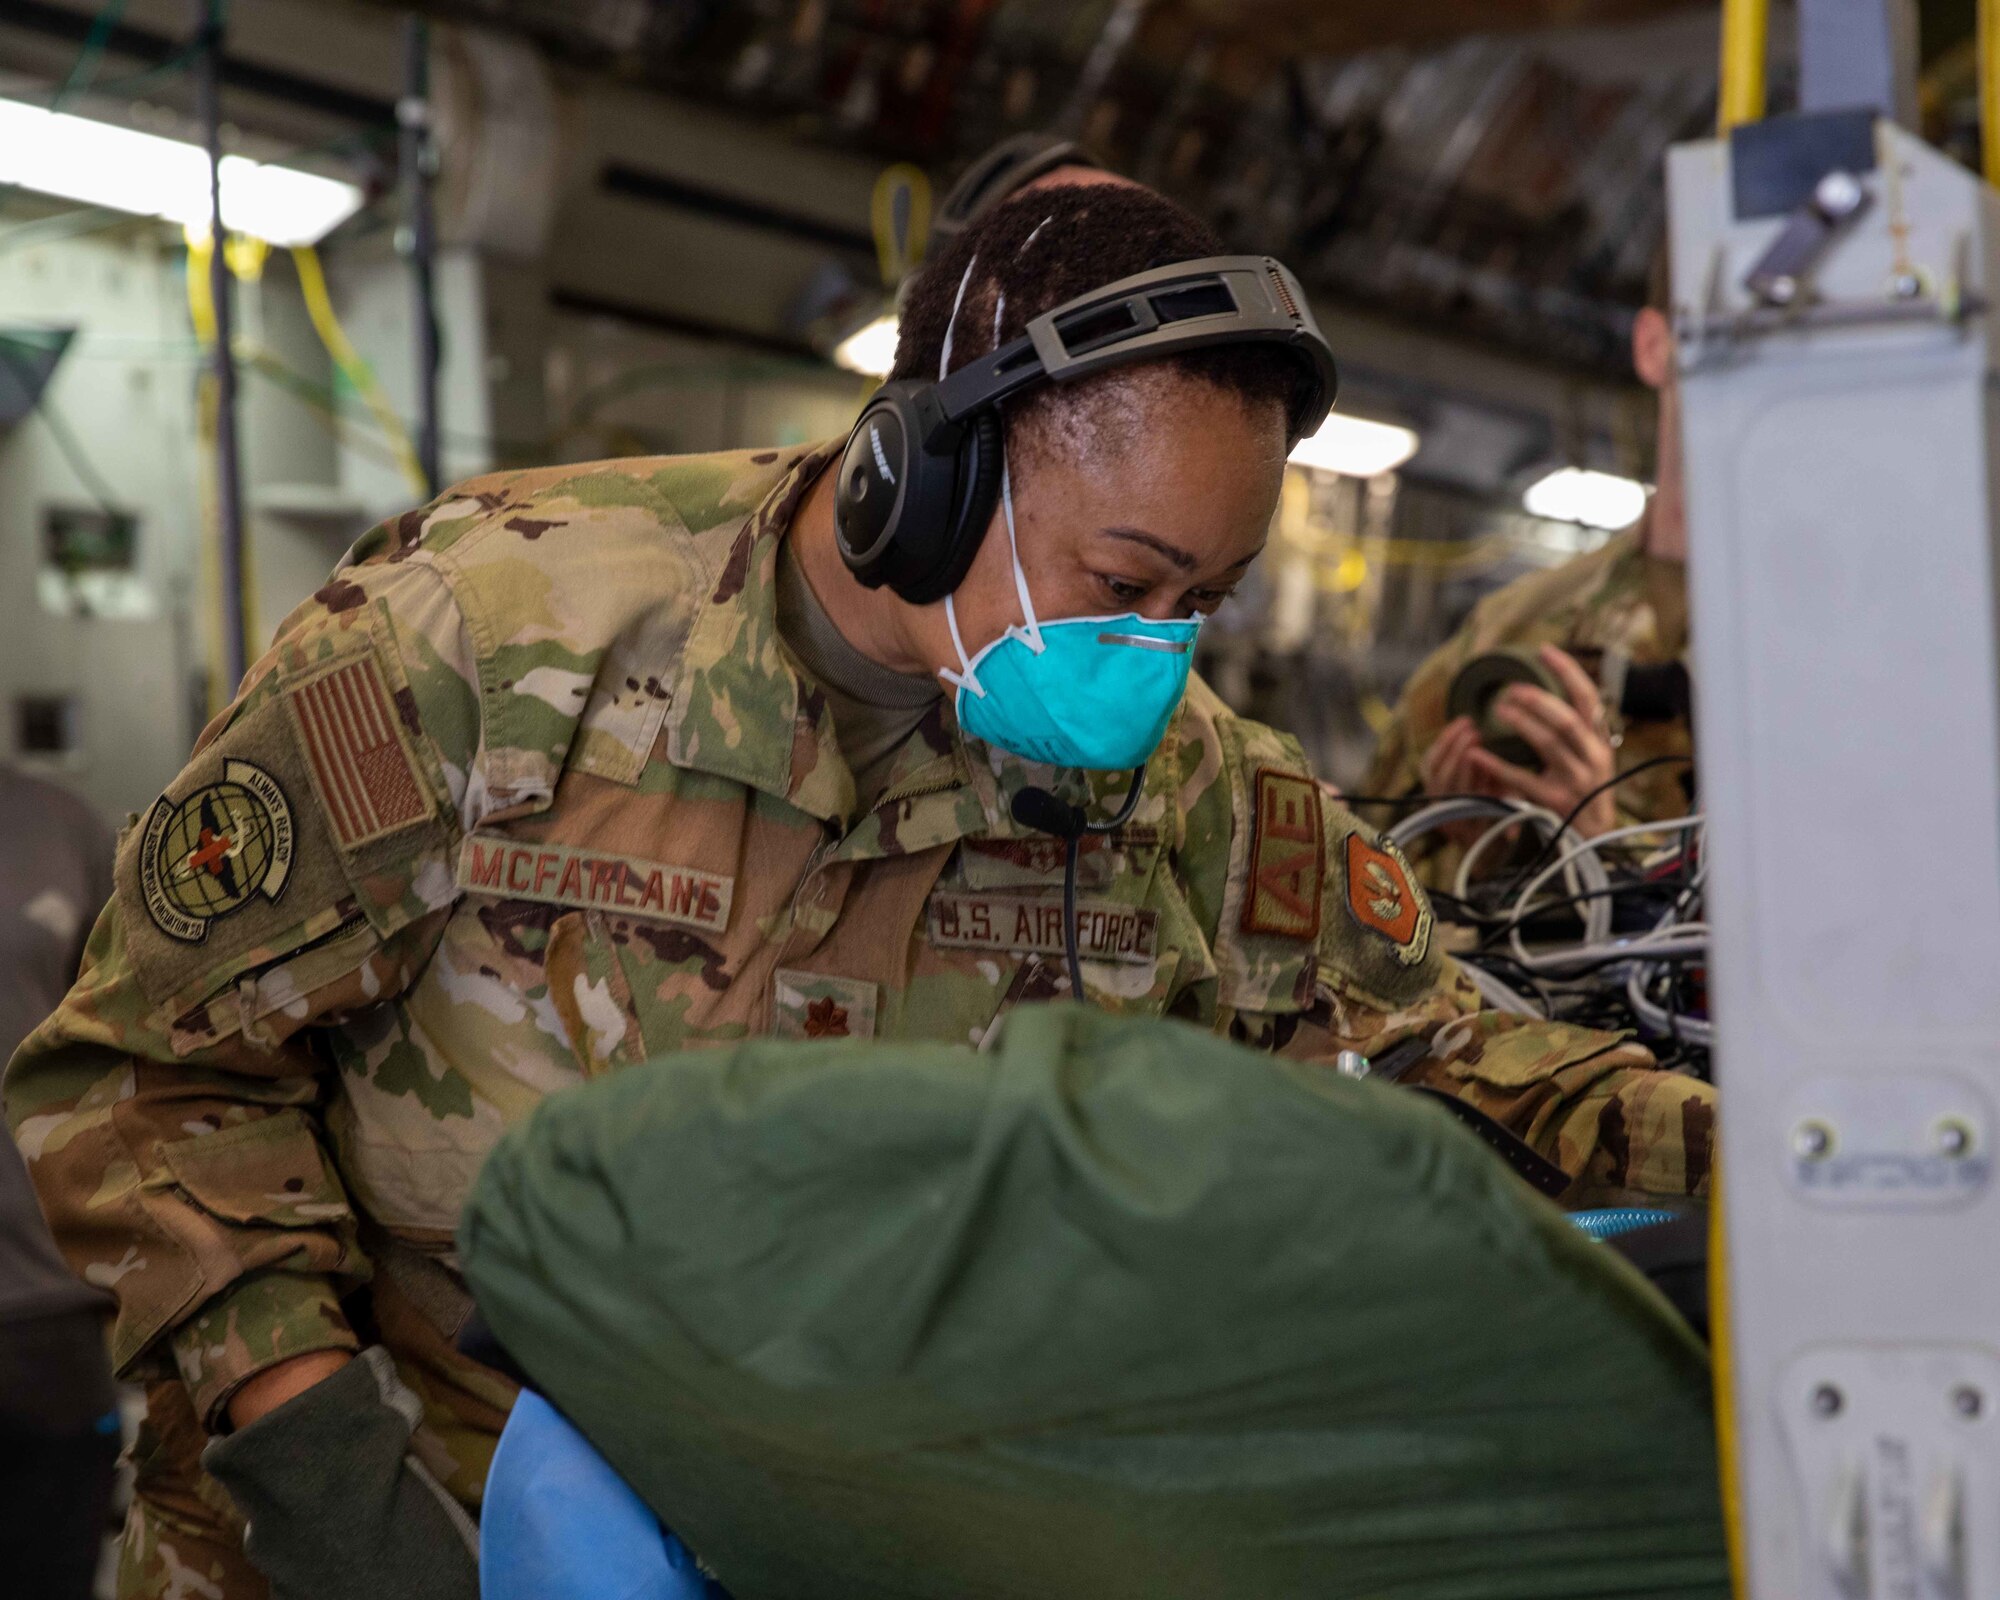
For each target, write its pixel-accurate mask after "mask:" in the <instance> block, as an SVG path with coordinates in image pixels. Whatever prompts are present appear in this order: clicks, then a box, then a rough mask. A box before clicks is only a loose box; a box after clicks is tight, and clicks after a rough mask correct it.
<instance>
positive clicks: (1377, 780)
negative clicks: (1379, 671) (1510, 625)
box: [1361, 624, 1474, 795]
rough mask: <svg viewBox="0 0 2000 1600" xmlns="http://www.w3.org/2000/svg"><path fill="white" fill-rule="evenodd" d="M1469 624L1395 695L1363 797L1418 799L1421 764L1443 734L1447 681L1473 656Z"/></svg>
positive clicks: (1446, 643)
mask: <svg viewBox="0 0 2000 1600" xmlns="http://www.w3.org/2000/svg"><path fill="white" fill-rule="evenodd" d="M1472 643H1473V640H1472V630H1471V627H1470V625H1469V624H1468V626H1467V627H1465V628H1462V629H1460V630H1459V631H1458V632H1457V633H1455V634H1453V635H1452V637H1451V638H1449V639H1447V640H1446V641H1445V642H1444V643H1443V644H1441V645H1439V646H1438V647H1437V649H1435V650H1433V651H1432V652H1431V653H1430V654H1429V655H1428V656H1426V657H1425V658H1424V660H1423V663H1422V664H1421V665H1420V666H1419V667H1418V668H1417V670H1416V671H1415V672H1413V673H1411V674H1410V678H1409V681H1408V682H1407V683H1405V684H1404V685H1403V692H1402V693H1401V694H1400V695H1399V696H1397V699H1396V709H1395V710H1394V711H1393V712H1392V713H1391V714H1390V717H1389V723H1388V726H1387V727H1385V728H1383V729H1382V731H1381V734H1380V735H1379V737H1378V738H1377V739H1376V742H1375V759H1374V762H1373V764H1372V765H1371V766H1370V767H1369V769H1368V778H1367V781H1366V782H1365V783H1364V784H1363V785H1362V788H1361V792H1362V793H1363V794H1379V795H1407V794H1419V793H1421V792H1422V790H1423V786H1424V774H1423V760H1424V755H1425V752H1427V751H1428V750H1429V749H1430V747H1431V744H1432V742H1433V741H1434V740H1435V739H1436V738H1437V736H1438V735H1439V734H1440V733H1442V732H1444V725H1445V707H1446V706H1447V705H1448V704H1449V697H1450V694H1451V680H1452V679H1453V678H1454V677H1456V676H1457V675H1458V669H1459V668H1460V667H1462V666H1463V665H1464V664H1465V663H1466V661H1467V660H1468V659H1470V657H1471V656H1472V655H1473V653H1474V652H1473V648H1472Z"/></svg>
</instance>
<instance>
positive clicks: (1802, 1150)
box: [1792, 1121, 1833, 1161]
mask: <svg viewBox="0 0 2000 1600" xmlns="http://www.w3.org/2000/svg"><path fill="white" fill-rule="evenodd" d="M1792 1154H1793V1155H1795V1156H1798V1157H1799V1158H1800V1159H1801V1160H1805V1161H1818V1160H1821V1159H1822V1158H1824V1157H1826V1156H1829V1155H1831V1154H1833V1129H1832V1128H1830V1127H1828V1126H1827V1125H1826V1124H1825V1123H1824V1122H1819V1121H1812V1122H1801V1123H1800V1124H1799V1125H1798V1126H1797V1127H1796V1128H1794V1129H1793V1130H1792Z"/></svg>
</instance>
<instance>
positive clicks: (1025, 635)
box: [993, 291, 1047, 655]
mask: <svg viewBox="0 0 2000 1600" xmlns="http://www.w3.org/2000/svg"><path fill="white" fill-rule="evenodd" d="M1006 309H1007V296H1006V293H1005V291H1002V292H1001V294H1000V295H999V297H998V298H997V299H996V300H995V302H994V306H993V348H994V349H996V350H998V349H999V348H1000V318H1001V315H1002V314H1003V313H1004V312H1005V311H1006ZM1000 512H1001V515H1002V516H1003V517H1004V518H1005V520H1006V523H1007V554H1008V557H1009V559H1011V560H1012V561H1013V563H1014V594H1015V596H1016V597H1017V598H1018V599H1019V600H1020V602H1021V623H1022V625H1021V626H1020V627H1019V628H1014V629H1009V630H1008V631H1009V632H1012V633H1018V634H1019V635H1020V636H1021V638H1022V639H1024V640H1026V641H1027V645H1028V648H1029V649H1030V650H1032V651H1034V652H1035V654H1036V655H1040V654H1041V653H1042V651H1043V650H1044V649H1046V648H1047V647H1046V646H1045V645H1044V644H1043V643H1042V625H1041V623H1040V622H1038V621H1037V620H1036V619H1035V602H1034V601H1033V600H1031V599H1029V598H1028V575H1027V574H1026V573H1025V572H1023V571H1022V570H1021V542H1020V540H1019V539H1017V538H1016V537H1015V536H1014V478H1013V474H1012V473H1010V472H1009V471H1008V470H1007V444H1006V435H1005V434H1004V433H1003V434H1002V435H1001V444H1000Z"/></svg>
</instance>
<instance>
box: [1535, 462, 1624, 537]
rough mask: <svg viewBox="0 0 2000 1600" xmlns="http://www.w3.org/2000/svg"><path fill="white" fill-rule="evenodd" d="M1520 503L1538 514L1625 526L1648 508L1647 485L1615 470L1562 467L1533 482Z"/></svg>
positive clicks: (1595, 525)
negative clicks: (1618, 473)
mask: <svg viewBox="0 0 2000 1600" xmlns="http://www.w3.org/2000/svg"><path fill="white" fill-rule="evenodd" d="M1521 503H1522V504H1523V505H1525V506H1526V507H1527V508H1528V510H1529V511H1530V512H1531V513H1532V514H1533V515H1535V516H1538V517H1548V518H1550V519H1551V520H1552V521H1555V522H1581V523H1583V524H1585V525H1586V526H1587V527H1592V528H1623V527H1627V526H1629V525H1630V524H1632V523H1634V522H1637V521H1638V520H1639V514H1640V513H1641V512H1642V511H1644V510H1645V509H1646V486H1645V485H1644V484H1643V483H1637V482H1635V481H1634V480H1632V479H1631V478H1621V477H1619V476H1618V475H1617V474H1616V473H1612V472H1591V471H1589V470H1588V469H1587V468H1584V467H1559V468H1557V469H1556V470H1555V471H1554V472H1551V473H1550V474H1549V475H1548V476H1547V477H1545V478H1542V479H1540V480H1538V481H1537V482H1535V483H1533V484H1531V485H1530V486H1529V488H1528V492H1527V493H1526V494H1525V495H1523V496H1522V497H1521Z"/></svg>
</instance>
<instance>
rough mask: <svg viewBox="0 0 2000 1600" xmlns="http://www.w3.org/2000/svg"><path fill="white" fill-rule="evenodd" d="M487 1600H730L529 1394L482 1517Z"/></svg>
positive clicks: (508, 1434) (497, 1457)
mask: <svg viewBox="0 0 2000 1600" xmlns="http://www.w3.org/2000/svg"><path fill="white" fill-rule="evenodd" d="M479 1593H480V1596H481V1600H727V1596H726V1595H724V1594H723V1591H722V1590H721V1589H720V1588H719V1587H718V1586H717V1585H716V1584H714V1583H713V1582H711V1581H710V1580H709V1579H708V1578H707V1577H705V1576H704V1575H703V1574H702V1571H701V1569H700V1568H699V1567H698V1566H697V1565H696V1564H695V1559H694V1557H693V1556H692V1555H690V1554H689V1553H688V1549H687V1546H686V1545H684V1544H682V1543H681V1542H680V1540H678V1539H676V1538H675V1537H674V1536H673V1535H672V1534H671V1533H669V1532H667V1531H666V1529H664V1528H662V1527H661V1526H660V1524H659V1521H658V1519H657V1518H655V1517H654V1515H653V1513H652V1512H651V1511H649V1510H647V1509H646V1505H645V1502H644V1501H642V1500H641V1499H640V1498H639V1497H638V1496H637V1495H636V1494H634V1493H633V1492H632V1491H631V1489H630V1488H629V1487H628V1486H627V1485H626V1483H625V1480H624V1479H623V1478H621V1477H619V1476H618V1474H617V1473H616V1472H614V1471H612V1469H611V1464H610V1463H609V1462H607V1461H606V1460H605V1459H604V1458H603V1457H602V1456H600V1455H599V1454H598V1453H597V1452H596V1451H595V1450H593V1449H592V1448H591V1447H590V1443H589V1441H588V1440H586V1439H585V1438H584V1436H583V1435H582V1434H580V1433H578V1432H577V1431H576V1429H574V1428H572V1427H571V1426H570V1425H569V1424H568V1423H567V1422H566V1421H564V1420H563V1418H562V1416H561V1414H560V1413H559V1412H557V1410H556V1409H555V1407H553V1406H551V1405H550V1404H549V1403H548V1401H546V1400H544V1399H543V1398H542V1397H541V1396H540V1395H538V1394H536V1393H534V1392H533V1391H532V1390H528V1389H523V1390H522V1391H521V1398H520V1399H519V1400H517V1401H515V1402H514V1413H513V1415H512V1416H510V1417H509V1418H508V1419H507V1427H506V1430H505V1431H504V1432H503V1433H502V1434H501V1435H500V1445H499V1448H498V1449H497V1450H495V1452H494V1454H493V1468H492V1471H491V1472H489V1473H488V1474H487V1478H486V1499H485V1503H484V1504H483V1505H482V1506H481V1507H480V1515H479Z"/></svg>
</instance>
